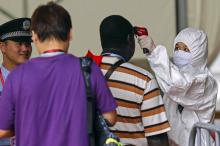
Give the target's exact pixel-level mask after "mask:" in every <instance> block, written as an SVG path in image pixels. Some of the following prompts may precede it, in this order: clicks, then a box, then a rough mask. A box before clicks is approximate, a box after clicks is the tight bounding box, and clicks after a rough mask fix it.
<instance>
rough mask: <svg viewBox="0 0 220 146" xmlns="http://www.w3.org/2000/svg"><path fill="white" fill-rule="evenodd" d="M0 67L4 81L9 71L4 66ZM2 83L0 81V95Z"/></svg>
mask: <svg viewBox="0 0 220 146" xmlns="http://www.w3.org/2000/svg"><path fill="white" fill-rule="evenodd" d="M0 69H1V72H2V76H3V79H4V81H5V79H6V78H7V76H8V74H9V73H10V72H9V70H7V69H6V68H5V67H4V66H1V67H0ZM2 88H3V87H2V83H0V95H1V93H2Z"/></svg>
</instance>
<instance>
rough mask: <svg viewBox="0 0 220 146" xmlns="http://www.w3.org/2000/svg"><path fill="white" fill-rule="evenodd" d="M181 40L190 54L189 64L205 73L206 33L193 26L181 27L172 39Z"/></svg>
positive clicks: (206, 55) (176, 41)
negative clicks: (190, 60)
mask: <svg viewBox="0 0 220 146" xmlns="http://www.w3.org/2000/svg"><path fill="white" fill-rule="evenodd" d="M178 42H182V43H184V44H185V45H187V46H188V48H189V49H190V53H191V55H192V62H191V64H190V65H191V66H192V68H193V69H196V70H197V71H198V72H200V73H201V72H202V73H204V72H205V73H207V71H208V69H207V57H208V39H207V35H206V34H205V33H204V32H203V31H201V30H198V29H195V28H186V29H183V30H182V31H181V32H179V34H178V35H177V36H176V38H175V40H174V48H175V45H176V43H178Z"/></svg>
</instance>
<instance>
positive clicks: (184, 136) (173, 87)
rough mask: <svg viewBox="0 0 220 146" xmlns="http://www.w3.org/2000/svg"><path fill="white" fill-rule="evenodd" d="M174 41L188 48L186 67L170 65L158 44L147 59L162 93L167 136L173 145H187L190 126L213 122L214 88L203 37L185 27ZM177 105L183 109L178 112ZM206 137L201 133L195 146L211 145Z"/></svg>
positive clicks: (205, 40)
mask: <svg viewBox="0 0 220 146" xmlns="http://www.w3.org/2000/svg"><path fill="white" fill-rule="evenodd" d="M178 42H182V43H184V44H185V45H187V46H188V48H189V49H190V53H191V54H190V55H191V56H190V57H191V59H190V60H191V61H190V62H188V64H186V65H184V66H178V64H174V63H173V62H172V61H170V58H169V56H168V53H167V49H166V47H164V46H162V45H157V46H156V48H155V49H154V50H153V51H152V52H151V54H149V55H147V59H148V61H149V64H150V66H151V68H152V70H153V71H154V73H155V76H156V79H157V81H158V84H159V86H160V89H161V90H162V91H163V93H164V96H163V100H164V105H165V108H166V111H167V117H168V120H169V123H170V125H171V127H172V128H171V131H170V132H168V136H169V138H170V139H171V141H173V142H174V143H176V144H177V145H179V146H188V143H189V140H190V131H191V129H192V127H193V125H194V124H195V123H197V122H202V123H212V122H213V120H214V115H215V107H216V99H217V93H218V85H217V82H216V81H215V79H214V78H213V76H212V74H211V73H210V72H209V70H208V68H207V55H208V48H207V47H208V46H207V45H208V40H207V36H206V34H205V33H204V32H203V31H201V30H197V29H194V28H186V29H184V30H182V31H181V32H180V33H179V34H178V35H177V36H176V38H175V40H174V46H175V45H176V43H178ZM183 57H184V56H183ZM179 105H181V106H182V107H183V108H182V109H181V110H179V107H180V106H179ZM206 137H207V133H205V132H201V145H200V144H196V145H195V146H207V145H211V143H210V142H211V141H208V140H207V139H206Z"/></svg>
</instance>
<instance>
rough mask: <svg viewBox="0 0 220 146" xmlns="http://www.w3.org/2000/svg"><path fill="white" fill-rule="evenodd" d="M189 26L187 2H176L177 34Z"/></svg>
mask: <svg viewBox="0 0 220 146" xmlns="http://www.w3.org/2000/svg"><path fill="white" fill-rule="evenodd" d="M187 25H188V24H187V0H176V32H177V33H178V32H180V31H181V30H182V29H184V28H186V27H187Z"/></svg>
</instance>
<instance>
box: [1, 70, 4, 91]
mask: <svg viewBox="0 0 220 146" xmlns="http://www.w3.org/2000/svg"><path fill="white" fill-rule="evenodd" d="M0 80H1V83H2V87H3V86H4V83H5V81H4V78H3V75H2V70H1V69H0Z"/></svg>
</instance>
